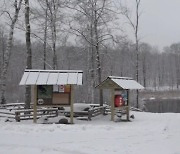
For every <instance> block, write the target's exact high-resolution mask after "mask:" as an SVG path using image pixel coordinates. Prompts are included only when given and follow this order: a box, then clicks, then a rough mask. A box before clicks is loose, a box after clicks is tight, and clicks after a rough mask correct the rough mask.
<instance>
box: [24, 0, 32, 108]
mask: <svg viewBox="0 0 180 154" xmlns="http://www.w3.org/2000/svg"><path fill="white" fill-rule="evenodd" d="M24 2H25V24H26V50H27V62H26V69H32V51H31V29H30V22H29V0H24ZM30 103H31V87H30V86H26V92H25V108H26V109H28V108H30Z"/></svg>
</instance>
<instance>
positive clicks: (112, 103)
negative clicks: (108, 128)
mask: <svg viewBox="0 0 180 154" xmlns="http://www.w3.org/2000/svg"><path fill="white" fill-rule="evenodd" d="M114 112H115V111H114V89H111V121H114V114H115V113H114Z"/></svg>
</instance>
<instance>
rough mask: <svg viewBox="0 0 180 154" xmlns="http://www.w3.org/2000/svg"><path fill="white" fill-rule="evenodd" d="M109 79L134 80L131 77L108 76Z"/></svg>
mask: <svg viewBox="0 0 180 154" xmlns="http://www.w3.org/2000/svg"><path fill="white" fill-rule="evenodd" d="M107 78H110V79H124V80H133V78H130V77H119V76H108V77H107Z"/></svg>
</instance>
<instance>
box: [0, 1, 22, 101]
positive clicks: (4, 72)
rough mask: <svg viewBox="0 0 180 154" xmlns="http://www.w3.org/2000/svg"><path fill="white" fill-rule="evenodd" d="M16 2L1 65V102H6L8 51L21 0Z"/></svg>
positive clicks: (11, 43) (9, 50)
mask: <svg viewBox="0 0 180 154" xmlns="http://www.w3.org/2000/svg"><path fill="white" fill-rule="evenodd" d="M17 3H18V2H17V0H15V2H14V7H15V14H14V16H13V18H12V22H11V25H10V30H9V36H8V42H7V47H6V50H5V52H4V65H3V70H2V75H1V104H4V103H6V99H5V91H6V82H7V71H8V66H9V58H10V52H11V49H12V46H13V35H14V27H15V24H16V22H17V19H18V15H19V10H20V8H21V3H22V0H19V3H18V4H17Z"/></svg>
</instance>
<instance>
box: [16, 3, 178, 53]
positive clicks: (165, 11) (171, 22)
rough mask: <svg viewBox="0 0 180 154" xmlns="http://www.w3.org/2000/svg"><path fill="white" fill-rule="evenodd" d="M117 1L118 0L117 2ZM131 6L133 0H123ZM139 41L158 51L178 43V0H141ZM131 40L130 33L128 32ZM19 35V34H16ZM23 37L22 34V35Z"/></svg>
mask: <svg viewBox="0 0 180 154" xmlns="http://www.w3.org/2000/svg"><path fill="white" fill-rule="evenodd" d="M117 1H119V0H117ZM125 1H126V2H127V4H130V6H131V7H132V8H133V7H134V6H133V5H132V3H133V2H135V0H125ZM140 10H141V12H142V15H141V18H140V25H139V26H140V29H139V34H140V41H141V42H147V43H149V44H151V45H152V46H157V47H159V49H160V50H162V49H163V47H165V46H170V45H171V44H172V43H178V42H180V19H179V18H178V16H179V15H180V0H141V7H140ZM128 34H129V36H130V38H131V39H132V40H133V39H134V38H133V36H132V31H128ZM18 35H19V32H18ZM23 35H24V34H23Z"/></svg>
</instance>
